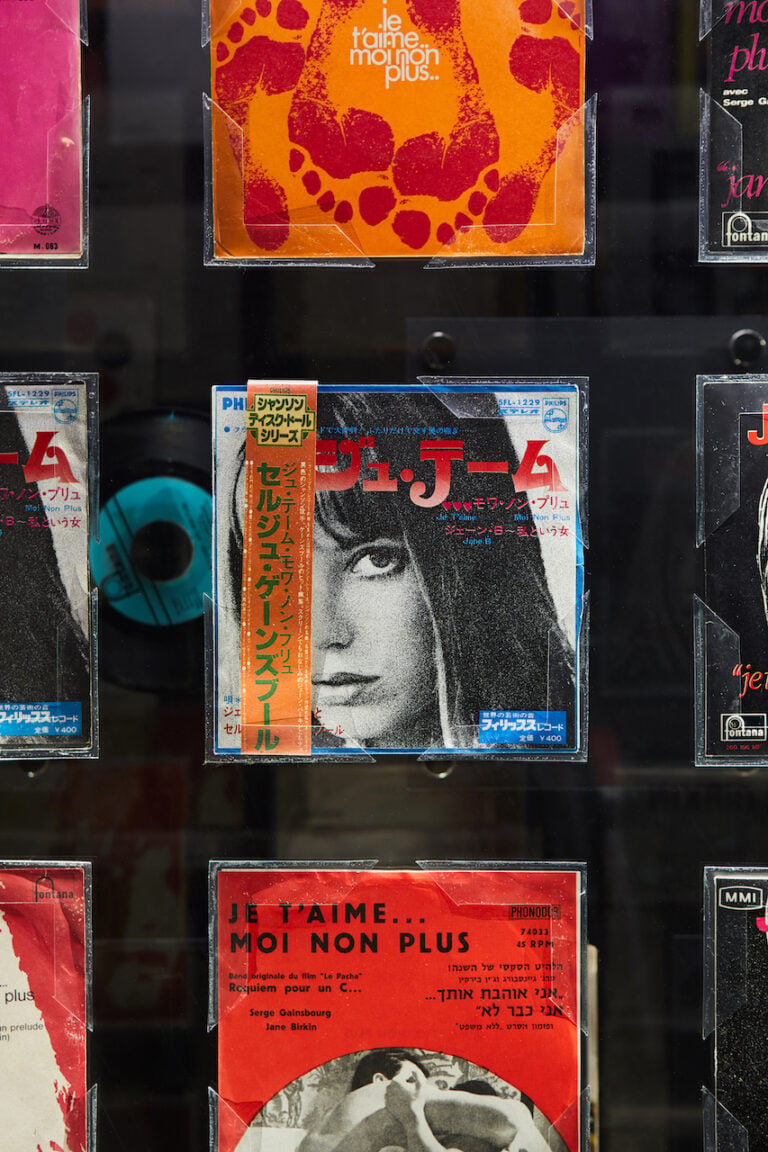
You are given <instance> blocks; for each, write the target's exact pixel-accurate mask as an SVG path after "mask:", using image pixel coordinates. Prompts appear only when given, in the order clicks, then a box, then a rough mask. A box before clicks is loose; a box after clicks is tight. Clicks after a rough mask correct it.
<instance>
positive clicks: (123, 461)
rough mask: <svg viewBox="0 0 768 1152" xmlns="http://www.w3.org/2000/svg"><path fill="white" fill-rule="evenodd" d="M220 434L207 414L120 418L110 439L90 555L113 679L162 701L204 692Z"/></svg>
mask: <svg viewBox="0 0 768 1152" xmlns="http://www.w3.org/2000/svg"><path fill="white" fill-rule="evenodd" d="M210 443H211V429H210V421H209V419H208V417H207V416H205V415H203V414H202V413H199V412H194V411H184V410H176V409H157V410H153V411H150V412H138V413H129V414H127V415H123V416H118V417H116V418H115V419H114V420H111V421H109V422H108V423H107V424H105V425H104V427H103V429H102V436H101V451H102V456H101V459H102V471H101V510H100V516H99V541H98V543H94V544H93V545H92V547H91V567H92V571H93V578H94V582H95V583H96V584H97V585H98V587H99V600H100V607H101V613H100V616H101V639H100V654H101V670H102V673H103V675H104V676H105V677H106V679H108V680H111V681H113V682H115V683H118V684H123V685H125V686H127V687H131V688H138V689H143V690H146V691H151V692H159V693H166V692H169V693H182V694H188V693H192V692H197V691H199V690H201V689H202V685H203V611H204V597H205V596H206V595H210V591H211V571H212V564H211V517H212V503H211V459H210V458H211V452H210Z"/></svg>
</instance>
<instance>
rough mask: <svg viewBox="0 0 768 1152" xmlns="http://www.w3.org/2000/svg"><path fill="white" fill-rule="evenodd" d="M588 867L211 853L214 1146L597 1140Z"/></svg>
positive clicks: (569, 1144) (417, 1149)
mask: <svg viewBox="0 0 768 1152" xmlns="http://www.w3.org/2000/svg"><path fill="white" fill-rule="evenodd" d="M584 908H585V905H584V874H583V870H582V869H581V867H580V866H578V865H564V864H535V865H529V864H521V865H510V864H503V865H493V864H491V865H488V864H478V865H472V864H466V863H464V864H461V865H452V864H447V863H446V864H442V863H434V864H428V865H424V866H423V867H422V870H415V871H373V870H370V869H369V868H364V867H361V866H359V865H358V866H354V865H340V866H339V865H337V866H332V865H331V866H329V867H328V868H324V869H318V868H316V867H311V866H302V865H290V864H286V865H255V866H254V865H250V864H246V863H237V862H226V861H222V862H214V863H213V864H212V865H211V921H210V943H211V982H212V983H211V1016H210V1020H209V1024H210V1026H211V1027H214V1026H218V1042H219V1091H218V1095H217V1097H215V1098H214V1101H213V1105H212V1106H213V1110H214V1113H213V1131H214V1139H213V1142H212V1147H213V1149H215V1152H256V1150H257V1149H258V1150H260V1152H269V1150H270V1149H274V1150H276V1152H277V1150H280V1152H283V1150H286V1149H300V1148H301V1149H303V1150H304V1152H311V1150H312V1149H316V1150H318V1152H320V1150H322V1152H331V1150H332V1149H335V1148H355V1149H360V1150H365V1149H370V1150H371V1152H376V1150H378V1149H380V1148H382V1147H403V1148H407V1149H410V1150H413V1152H439V1150H440V1149H445V1148H455V1149H473V1150H474V1149H480V1148H482V1149H486V1148H487V1149H496V1152H501V1149H502V1148H505V1147H513V1148H514V1147H520V1148H526V1149H528V1150H529V1152H546V1150H548V1149H551V1150H557V1152H565V1150H566V1149H570V1150H572V1152H577V1150H578V1149H584V1148H585V1147H586V1145H585V1143H584V1137H585V1134H586V1131H587V1126H588V1125H587V1121H588V1106H587V1108H586V1110H585V1107H584V1100H583V1099H582V1094H583V1090H584V1074H583V1063H582V1046H583V1038H584V1037H583V1028H584V1025H583V1021H584V1005H583V997H584V987H583V985H584V962H583V957H584V926H583V916H584Z"/></svg>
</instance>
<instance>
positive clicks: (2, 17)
mask: <svg viewBox="0 0 768 1152" xmlns="http://www.w3.org/2000/svg"><path fill="white" fill-rule="evenodd" d="M80 24H81V0H25V2H24V3H18V2H17V0H11V2H10V3H3V4H0V266H2V262H3V259H4V258H5V259H10V260H13V261H18V260H19V259H20V258H24V260H25V262H27V261H31V260H36V259H42V260H61V259H62V258H73V257H74V258H78V257H80V256H82V254H83V244H84V240H83V221H84V211H83V207H84V205H83V200H84V193H83V187H84V181H83V108H82V91H81V80H80V56H81V39H80V36H81V27H80Z"/></svg>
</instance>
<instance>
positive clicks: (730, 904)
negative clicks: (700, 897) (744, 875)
mask: <svg viewBox="0 0 768 1152" xmlns="http://www.w3.org/2000/svg"><path fill="white" fill-rule="evenodd" d="M718 904H719V905H720V907H721V908H737V909H740V908H762V907H763V905H764V904H765V896H764V895H763V892H762V890H761V889H760V888H756V887H754V885H752V884H728V885H727V886H726V887H724V888H721V889H720V893H719V898H718Z"/></svg>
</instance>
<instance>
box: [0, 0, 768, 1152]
mask: <svg viewBox="0 0 768 1152" xmlns="http://www.w3.org/2000/svg"><path fill="white" fill-rule="evenodd" d="M477 2H478V3H481V0H477ZM697 23H698V12H697V4H696V3H695V0H646V2H645V3H642V4H641V3H630V2H629V0H603V2H602V3H600V4H598V5H597V11H596V13H595V30H596V38H595V43H594V46H593V48H592V50H591V53H590V59H589V88H590V90H594V91H597V92H598V93H599V97H600V102H599V113H598V115H599V121H598V124H599V129H598V130H599V173H598V240H597V244H598V259H597V266H596V268H595V269H594V270H567V269H563V270H552V269H548V270H536V271H525V270H521V269H515V270H503V269H493V270H465V271H446V270H434V271H424V270H422V268H421V267H420V265H419V263H418V261H415V262H414V263H400V262H395V263H390V264H383V265H380V266H379V267H377V268H376V269H375V270H373V271H370V270H368V271H359V270H356V271H352V270H348V271H345V270H342V269H313V268H301V269H280V270H269V269H255V270H252V269H249V270H238V269H226V268H213V269H208V268H204V267H203V265H202V250H203V245H202V212H203V145H202V107H201V105H202V100H201V95H202V92H203V91H204V90H205V88H206V84H207V58H206V52H205V51H204V50H203V49H202V48H201V46H200V11H199V4H198V3H197V0H98V2H97V0H93V2H92V3H91V4H90V12H89V26H90V47H89V48H88V49H87V50H86V51H85V54H84V61H85V77H86V90H87V91H88V92H89V93H90V96H91V109H92V121H93V130H92V254H91V267H90V268H89V269H88V270H87V271H71V272H65V271H55V270H36V271H23V272H12V271H9V270H5V271H0V367H1V368H2V369H3V370H5V371H14V370H17V371H25V370H38V371H39V370H46V369H49V370H71V371H75V372H79V371H86V370H87V371H98V372H99V373H100V374H101V400H102V415H103V418H104V420H107V419H110V418H112V417H114V416H116V415H118V414H120V413H125V412H128V411H131V410H138V409H147V408H152V407H157V406H163V405H175V406H181V407H188V408H193V409H197V410H198V411H200V412H202V413H205V414H207V411H208V403H209V390H210V387H211V385H213V384H216V383H223V382H243V381H245V380H246V379H247V378H248V377H249V376H250V377H260V376H261V377H281V376H299V377H304V376H307V377H311V378H319V379H320V380H323V381H356V380H360V381H394V382H402V381H412V380H414V379H415V378H416V376H417V375H419V374H422V373H426V372H429V371H432V372H440V373H444V372H446V371H452V372H455V373H457V374H472V373H479V372H483V373H485V372H494V373H498V374H503V375H513V374H516V373H535V374H542V375H544V374H555V373H563V374H569V373H570V374H579V375H582V374H583V375H589V376H590V377H591V379H592V384H591V435H590V441H591V457H590V499H589V505H590V507H589V531H590V543H591V548H590V551H589V554H588V566H589V585H590V587H591V594H592V632H591V650H592V652H591V727H590V756H589V763H588V764H587V765H582V766H565V765H560V766H547V765H536V766H530V765H525V764H513V765H509V764H507V765H504V764H498V765H491V764H488V765H484V764H478V763H476V762H471V763H468V764H460V763H459V764H456V765H455V766H453V770H452V771H451V770H450V768H451V766H450V765H449V766H448V775H447V776H444V777H437V776H435V775H433V774H431V773H430V771H429V769H428V768H426V767H425V766H424V765H420V764H417V763H409V762H406V761H403V762H392V763H389V762H387V763H382V764H380V765H378V766H375V767H363V768H361V767H357V768H352V767H332V766H322V767H319V766H318V767H311V768H310V767H302V768H296V767H284V768H280V769H271V768H258V767H256V768H254V767H239V766H236V765H234V766H232V765H217V766H212V767H209V768H206V767H204V765H203V762H202V758H203V696H202V691H199V692H197V693H194V692H193V693H191V694H188V695H186V696H185V695H183V694H173V693H171V692H165V693H163V694H156V693H152V692H146V691H140V690H138V689H135V688H128V687H125V686H124V685H123V686H121V685H118V684H114V683H110V682H107V681H106V680H105V681H104V682H103V683H102V688H101V691H102V699H101V716H102V722H101V743H102V754H101V759H100V761H99V762H97V763H90V762H83V763H76V762H71V763H62V764H55V763H49V764H39V765H38V764H35V765H30V764H29V763H19V764H13V763H4V764H2V765H0V856H2V857H25V858H26V857H47V858H56V857H59V856H62V857H73V856H74V857H89V858H92V859H93V861H94V870H95V900H94V942H95V949H94V1003H95V1032H94V1035H93V1039H92V1045H91V1056H92V1060H91V1074H92V1079H93V1081H95V1082H97V1083H98V1085H99V1093H100V1095H99V1146H100V1148H101V1149H102V1150H103V1152H118V1150H121V1149H131V1150H132V1152H139V1150H142V1152H144V1150H158V1152H167V1150H168V1149H176V1148H184V1149H186V1150H188V1152H200V1150H202V1149H204V1148H206V1147H207V1139H208V1135H207V1108H208V1102H207V1089H208V1085H209V1084H214V1083H215V1038H214V1036H213V1035H210V1036H209V1035H207V1034H206V1024H205V1021H206V1007H207V944H206V866H207V861H208V860H209V858H211V857H249V856H250V857H254V858H278V859H279V858H284V859H290V858H295V859H302V858H319V859H322V858H328V859H341V858H348V857H349V858H361V857H362V858H375V857H378V858H379V859H380V860H381V861H382V862H383V863H385V864H390V865H401V864H408V863H410V862H412V861H413V860H414V859H417V858H430V857H431V858H456V859H483V858H485V859H509V860H525V859H566V860H567V859H574V860H586V861H588V862H589V866H590V873H589V884H590V895H589V908H590V938H591V940H592V941H593V942H594V943H595V944H597V945H598V946H599V948H600V1056H601V1063H602V1084H601V1089H602V1101H601V1105H602V1109H601V1110H602V1138H603V1142H604V1147H605V1148H606V1149H609V1150H611V1149H612V1150H621V1152H633V1150H635V1149H637V1150H638V1152H647V1149H649V1148H654V1149H658V1150H673V1149H674V1150H682V1149H694V1148H698V1147H700V1144H701V1096H700V1086H701V1084H702V1082H704V1081H705V1080H706V1079H707V1078H708V1068H707V1053H706V1048H705V1045H704V1044H703V1042H702V1041H701V1039H700V1034H701V1025H700V1019H701V994H702V986H701V968H702V962H701V952H702V948H701V868H702V865H703V864H704V863H719V864H726V863H751V862H762V863H765V862H766V857H768V844H766V836H765V831H764V824H763V813H764V812H765V810H766V777H765V775H764V774H762V773H759V772H754V773H752V774H745V773H739V772H729V773H726V772H713V771H704V770H696V769H694V768H693V766H692V747H693V731H692V729H693V721H692V711H693V701H692V683H693V670H692V645H691V603H692V596H693V593H694V591H695V590H696V589H697V588H698V587H699V579H700V572H699V558H698V556H697V553H696V549H695V543H694V531H693V526H694V500H695V488H694V438H693V429H694V378H695V376H696V374H697V373H719V372H729V371H736V370H737V369H736V368H735V366H734V362H733V358H732V354H731V352H730V351H729V344H730V341H731V337H732V336H733V334H734V333H735V332H737V331H738V330H739V329H742V328H745V327H753V328H756V329H757V330H758V331H760V332H762V333H763V334H764V335H766V336H768V317H766V315H765V312H766V293H767V292H768V279H767V278H766V273H765V272H764V271H763V270H762V269H761V268H760V267H759V266H757V267H756V266H751V267H738V266H719V267H712V266H708V267H700V266H698V264H697V261H696V236H697V162H698V86H699V83H700V79H701V74H702V72H703V59H702V54H701V53H700V52H699V50H698V47H697ZM30 66H34V65H33V61H31V64H30ZM435 332H442V333H445V334H447V336H448V337H449V338H448V339H447V340H446V339H439V340H433V339H430V337H431V336H432V334H433V333H435ZM750 367H751V368H752V370H758V371H759V370H761V368H763V367H766V368H768V362H766V361H765V360H761V359H760V358H758V359H757V360H756V361H754V362H753V363H752V364H750ZM139 450H140V445H137V454H138V453H139ZM109 468H110V461H109V459H108V458H105V459H104V460H103V469H104V473H105V475H107V474H108V473H109ZM30 578H32V574H31V577H30ZM105 643H106V638H105ZM105 655H106V654H105ZM111 656H112V658H113V663H114V662H116V663H117V664H118V665H119V663H120V659H121V653H120V651H119V650H118V651H117V652H114V651H113V652H112V653H111ZM0 658H3V659H6V658H8V656H7V654H1V656H0ZM152 659H153V658H152V656H151V654H149V655H148V656H147V657H146V662H145V665H144V666H143V667H142V665H141V662H139V663H138V665H137V666H136V667H133V668H131V669H130V670H128V673H129V675H130V676H131V677H133V678H134V679H137V680H138V681H139V682H142V681H146V680H149V679H150V678H151V675H152V671H151V665H152ZM189 660H190V667H188V668H186V669H185V673H186V675H187V678H188V679H189V680H190V681H191V682H192V683H195V682H197V683H200V684H201V683H202V667H195V662H197V664H199V659H197V661H195V657H194V656H190V657H189ZM444 769H445V766H444V765H442V766H441V771H442V770H444ZM13 1152H16V1150H13Z"/></svg>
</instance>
